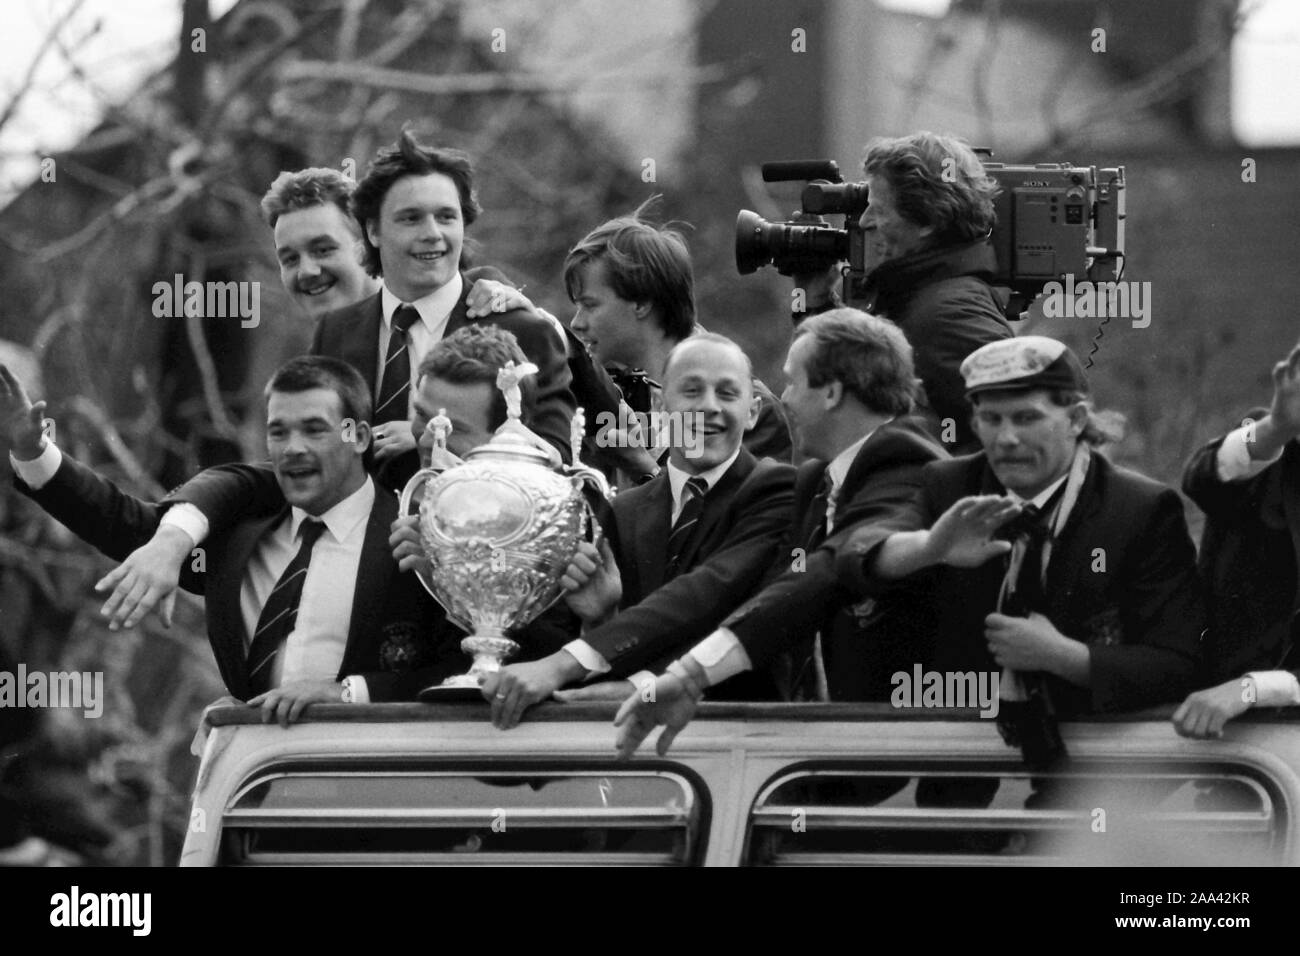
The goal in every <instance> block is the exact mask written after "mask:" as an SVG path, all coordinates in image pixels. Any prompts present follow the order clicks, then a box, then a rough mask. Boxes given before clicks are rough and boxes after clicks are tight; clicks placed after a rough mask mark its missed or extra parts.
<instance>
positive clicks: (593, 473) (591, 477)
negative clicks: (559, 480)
mask: <svg viewBox="0 0 1300 956" xmlns="http://www.w3.org/2000/svg"><path fill="white" fill-rule="evenodd" d="M565 473H566V474H568V476H569V478H570V479H572V480H573V481H574V486H573V487H574V490H575V491H580V489H581V488H582V486H583V485H586V486H587V487H589V488H592V489H594V490H595V491H596V493H597V494H599V495H600V496H601V497H602V498H604V499H605V500H606V501H609V500H610V499H611V498H613V497H614V489H613V488H611V487H610V484H609V482H608V481H607V480H606V479H605V476H604V475H603V474H601V473H600V472H599V471H597V470H596V469H595V468H588V467H587V466H586V465H571V466H570V467H568V468H566V469H565ZM582 503H583V505H584V507H585V508H586V521H587V527H588V529H589V530H590V532H591V543H592V544H593V545H595V546H596V547H597V548H599V547H600V539H601V536H602V531H601V527H600V522H599V521H597V520H596V513H595V512H594V511H593V510H592V508H591V504H590V503H589V502H588V501H587V500H586V499H585V498H584V499H583V502H582Z"/></svg>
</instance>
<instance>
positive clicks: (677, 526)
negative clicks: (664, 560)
mask: <svg viewBox="0 0 1300 956" xmlns="http://www.w3.org/2000/svg"><path fill="white" fill-rule="evenodd" d="M708 490H709V483H708V482H707V481H705V480H704V479H703V478H700V477H698V476H696V477H694V478H687V479H686V486H685V487H684V488H683V489H682V495H683V496H684V497H685V500H684V501H683V502H682V510H681V512H680V513H679V514H678V515H677V520H676V521H675V522H673V530H672V531H671V532H670V533H669V535H668V564H667V565H666V567H665V575H666V577H671V576H673V575H674V574H676V573H677V564H678V562H679V561H680V560H681V557H682V552H683V551H685V550H686V545H687V542H689V541H690V537H691V531H693V530H694V528H695V525H696V524H697V523H698V522H699V520H700V514H701V513H702V512H703V511H704V495H705V493H706V492H707V491H708Z"/></svg>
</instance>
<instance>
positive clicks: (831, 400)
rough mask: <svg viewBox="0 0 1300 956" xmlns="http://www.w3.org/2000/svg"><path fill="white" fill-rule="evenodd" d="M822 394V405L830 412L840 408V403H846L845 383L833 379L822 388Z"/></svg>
mask: <svg viewBox="0 0 1300 956" xmlns="http://www.w3.org/2000/svg"><path fill="white" fill-rule="evenodd" d="M821 393H822V404H823V405H824V406H825V408H826V410H827V411H828V412H829V411H831V410H833V409H836V408H839V407H840V403H841V402H843V401H844V383H843V382H841V381H838V380H835V379H832V380H831V381H829V382H827V383H826V384H825V385H823V386H822V388H821Z"/></svg>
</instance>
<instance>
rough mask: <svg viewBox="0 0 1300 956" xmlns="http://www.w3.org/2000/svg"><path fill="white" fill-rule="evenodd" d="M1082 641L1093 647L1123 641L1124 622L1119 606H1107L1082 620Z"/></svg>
mask: <svg viewBox="0 0 1300 956" xmlns="http://www.w3.org/2000/svg"><path fill="white" fill-rule="evenodd" d="M1083 634H1084V643H1085V644H1089V645H1092V646H1094V647H1110V646H1111V645H1112V644H1123V643H1124V623H1123V621H1122V620H1121V619H1120V614H1119V608H1117V607H1112V608H1107V609H1106V610H1104V611H1102V612H1101V613H1100V614H1094V615H1093V616H1092V617H1090V618H1088V619H1087V620H1086V621H1084V622H1083Z"/></svg>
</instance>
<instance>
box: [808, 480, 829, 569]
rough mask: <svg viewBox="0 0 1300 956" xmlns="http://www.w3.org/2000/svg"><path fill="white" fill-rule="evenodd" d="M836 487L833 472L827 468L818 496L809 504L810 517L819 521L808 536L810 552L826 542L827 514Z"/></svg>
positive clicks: (818, 488) (818, 489) (819, 486)
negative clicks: (832, 492) (832, 491)
mask: <svg viewBox="0 0 1300 956" xmlns="http://www.w3.org/2000/svg"><path fill="white" fill-rule="evenodd" d="M834 486H835V483H834V482H833V481H831V470H830V469H829V468H827V469H826V470H825V471H824V472H822V480H821V484H820V485H818V486H817V494H815V495H813V497H812V501H810V502H809V503H808V514H809V516H810V517H812V518H815V519H816V520H817V523H816V524H815V525H814V526H813V529H812V533H811V534H810V535H809V536H808V548H807V550H809V551H811V550H812V549H813V548H816V547H817V546H818V545H820V544H821V543H822V542H823V541H825V540H826V512H827V511H828V510H829V507H830V501H831V490H832V489H833V488H834Z"/></svg>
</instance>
